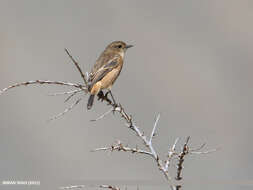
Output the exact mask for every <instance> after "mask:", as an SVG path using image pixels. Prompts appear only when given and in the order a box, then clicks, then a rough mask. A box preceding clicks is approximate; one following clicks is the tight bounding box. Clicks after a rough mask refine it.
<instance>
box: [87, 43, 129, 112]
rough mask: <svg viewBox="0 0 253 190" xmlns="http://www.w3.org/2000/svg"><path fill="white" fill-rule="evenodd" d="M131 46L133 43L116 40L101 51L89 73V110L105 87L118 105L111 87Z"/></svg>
mask: <svg viewBox="0 0 253 190" xmlns="http://www.w3.org/2000/svg"><path fill="white" fill-rule="evenodd" d="M131 47H133V45H127V44H126V43H125V42H123V41H114V42H112V43H110V44H109V45H108V46H107V47H106V48H105V50H104V51H103V52H102V53H101V55H100V56H99V58H98V59H97V61H96V63H95V64H94V66H93V68H92V69H91V72H90V73H89V78H88V91H89V93H90V96H89V99H88V103H87V109H88V110H89V109H91V108H92V105H93V102H94V97H95V96H96V95H97V94H98V93H103V92H102V90H104V89H107V90H108V92H109V93H110V95H111V97H112V99H113V102H114V105H116V102H115V100H114V98H113V96H112V93H111V88H112V85H113V84H114V82H115V81H116V79H117V78H118V76H119V75H120V72H121V70H122V67H123V63H124V56H125V53H126V50H127V49H128V48H131ZM108 92H107V93H106V95H107V94H108Z"/></svg>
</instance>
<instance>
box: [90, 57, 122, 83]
mask: <svg viewBox="0 0 253 190" xmlns="http://www.w3.org/2000/svg"><path fill="white" fill-rule="evenodd" d="M118 60H119V57H118V56H115V57H114V58H112V59H111V60H109V61H108V62H107V63H106V64H104V65H103V66H102V67H101V68H99V69H98V70H97V71H96V72H95V73H92V74H91V78H90V81H91V83H90V84H89V88H91V87H92V86H93V85H94V84H95V83H97V82H98V81H100V80H101V79H102V78H103V77H104V76H105V75H106V74H107V73H109V72H110V71H112V70H113V69H114V68H116V67H117V66H118V65H119V61H118Z"/></svg>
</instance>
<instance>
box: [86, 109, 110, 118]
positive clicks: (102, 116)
mask: <svg viewBox="0 0 253 190" xmlns="http://www.w3.org/2000/svg"><path fill="white" fill-rule="evenodd" d="M113 110H114V108H111V109H109V110H108V111H107V112H105V113H103V114H102V115H100V116H99V117H98V118H96V119H92V120H90V121H98V120H100V119H103V118H104V117H105V116H106V115H108V114H109V113H111V112H112V111H113Z"/></svg>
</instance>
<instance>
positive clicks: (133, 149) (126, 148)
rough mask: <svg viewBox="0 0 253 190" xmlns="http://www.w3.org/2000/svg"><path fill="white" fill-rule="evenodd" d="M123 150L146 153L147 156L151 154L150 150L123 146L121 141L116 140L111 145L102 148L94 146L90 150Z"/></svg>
mask: <svg viewBox="0 0 253 190" xmlns="http://www.w3.org/2000/svg"><path fill="white" fill-rule="evenodd" d="M107 150H109V151H111V152H112V151H115V150H117V151H123V152H131V153H139V154H146V155H149V156H152V153H151V152H148V151H145V150H141V149H139V148H137V147H136V148H130V147H128V146H124V145H123V144H122V143H120V142H118V143H117V144H116V145H111V146H110V147H102V148H96V149H94V150H92V152H96V151H107Z"/></svg>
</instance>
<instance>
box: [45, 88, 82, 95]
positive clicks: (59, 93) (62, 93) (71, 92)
mask: <svg viewBox="0 0 253 190" xmlns="http://www.w3.org/2000/svg"><path fill="white" fill-rule="evenodd" d="M81 91H82V90H81V89H78V90H71V91H67V92H56V93H51V94H48V96H60V95H67V94H73V93H75V92H81Z"/></svg>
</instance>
